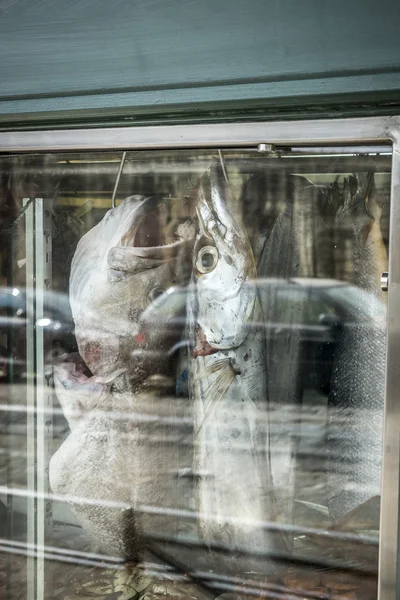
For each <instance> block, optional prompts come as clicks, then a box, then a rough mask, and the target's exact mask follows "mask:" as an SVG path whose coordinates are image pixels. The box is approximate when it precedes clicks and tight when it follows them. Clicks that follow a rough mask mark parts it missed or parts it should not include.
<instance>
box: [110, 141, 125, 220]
mask: <svg viewBox="0 0 400 600" xmlns="http://www.w3.org/2000/svg"><path fill="white" fill-rule="evenodd" d="M125 159H126V152H123V153H122V158H121V162H120V165H119V169H118V174H117V179H116V180H115V185H114V191H113V195H112V198H111V206H112V207H113V208H115V197H116V195H117V190H118V185H119V180H120V179H121V174H122V169H123V168H124V164H125Z"/></svg>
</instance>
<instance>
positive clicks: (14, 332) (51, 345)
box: [0, 288, 76, 378]
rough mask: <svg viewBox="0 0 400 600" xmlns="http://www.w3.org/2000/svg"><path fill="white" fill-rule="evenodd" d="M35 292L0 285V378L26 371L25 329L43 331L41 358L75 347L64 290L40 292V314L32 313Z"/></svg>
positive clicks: (48, 358)
mask: <svg viewBox="0 0 400 600" xmlns="http://www.w3.org/2000/svg"><path fill="white" fill-rule="evenodd" d="M34 299H35V292H34V291H33V290H27V289H23V288H0V378H5V377H7V376H8V375H9V373H10V372H11V370H10V367H11V365H12V374H13V377H23V376H25V374H26V344H27V331H28V328H29V327H30V326H33V328H34V329H35V332H37V331H38V330H39V329H41V330H42V331H43V336H44V337H43V341H44V356H45V362H48V361H50V360H51V358H52V357H54V356H57V355H59V354H63V353H64V352H70V351H72V350H73V349H74V348H75V345H76V342H75V336H74V322H73V319H72V313H71V308H70V305H69V299H68V296H67V295H66V294H62V293H60V292H53V291H44V292H43V315H42V316H41V317H40V318H35V317H32V313H33V310H32V309H31V308H30V307H33V305H34Z"/></svg>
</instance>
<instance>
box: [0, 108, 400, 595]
mask: <svg viewBox="0 0 400 600" xmlns="http://www.w3.org/2000/svg"><path fill="white" fill-rule="evenodd" d="M399 131H400V120H399V119H398V118H397V117H388V118H368V119H342V120H340V119H338V120H332V121H329V120H324V121H298V122H276V123H241V124H239V123H237V124H215V125H193V126H170V127H167V126H165V127H143V128H141V127H137V128H115V129H107V128H106V129H101V130H100V129H91V130H89V129H88V130H82V129H81V130H74V131H72V130H60V131H44V132H29V131H27V132H13V133H0V152H1V154H0V174H1V177H0V185H1V187H0V198H1V201H2V202H1V210H2V215H1V216H2V237H1V244H2V247H1V253H0V260H1V277H2V281H1V288H0V306H1V311H2V312H1V318H0V325H1V331H0V333H1V344H0V348H1V357H0V361H1V363H0V376H1V380H2V381H1V386H0V388H1V393H2V400H1V409H2V411H1V415H2V416H1V427H2V434H3V435H2V451H1V455H2V462H1V473H2V480H1V487H0V490H1V503H0V511H1V513H2V519H1V521H2V535H1V538H2V544H1V550H2V552H1V554H0V560H1V563H2V566H3V576H2V579H1V581H0V586H1V590H2V591H1V594H2V597H4V598H8V599H9V600H16V599H19V598H25V597H26V598H28V599H29V600H43V599H50V598H57V599H60V600H61V599H62V600H73V599H74V600H75V599H78V598H82V599H84V598H99V599H100V598H101V599H104V600H105V599H111V598H113V599H117V598H118V599H119V600H129V599H135V600H141V599H143V600H145V599H146V600H155V599H156V598H159V597H161V596H164V597H165V596H167V597H176V598H182V599H183V598H199V599H203V598H217V597H220V598H227V599H228V598H250V597H262V598H274V599H282V600H283V599H286V598H298V599H299V600H300V599H303V598H310V599H311V598H313V599H314V598H315V599H316V598H322V599H326V600H328V599H332V600H333V599H339V598H346V599H350V600H358V599H360V600H361V599H371V600H373V599H374V598H376V597H378V594H379V597H380V598H381V600H394V599H395V598H396V597H397V595H398V590H397V563H398V556H397V555H398V500H399V492H398V490H399V468H400V465H399V456H400V447H399V445H400V444H399V439H400V438H399V433H400V421H399V417H398V414H397V408H396V407H397V390H398V388H399V386H400V376H399V375H398V369H397V360H398V358H397V357H398V356H399V352H400V337H399V336H400V316H399V314H398V313H399V311H398V307H399V305H400V296H399V294H400V291H399V290H400V287H399V286H400V262H399V260H398V256H397V254H398V249H399V244H400V229H399V223H400V221H399V202H398V198H397V194H398V185H399V177H400V164H399V161H400V159H399V145H398V144H399V141H398V136H399Z"/></svg>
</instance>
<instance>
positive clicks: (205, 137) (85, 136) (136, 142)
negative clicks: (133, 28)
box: [0, 117, 399, 152]
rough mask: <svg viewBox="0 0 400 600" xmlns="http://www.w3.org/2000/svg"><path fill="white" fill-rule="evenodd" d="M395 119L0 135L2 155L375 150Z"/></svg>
mask: <svg viewBox="0 0 400 600" xmlns="http://www.w3.org/2000/svg"><path fill="white" fill-rule="evenodd" d="M398 120H399V117H378V118H375V117H368V118H362V119H326V120H325V119H318V120H314V121H310V120H307V121H275V122H267V123H215V124H212V125H209V124H201V125H171V126H152V127H107V128H104V129H65V130H52V131H11V132H1V133H0V149H1V151H2V152H44V151H46V152H49V151H55V150H68V151H73V150H133V149H136V148H141V149H160V148H207V147H213V146H219V147H221V148H222V147H224V148H228V147H231V146H246V147H249V146H253V147H254V148H256V147H257V146H258V144H260V143H266V142H268V143H270V144H275V145H277V146H282V145H290V146H305V145H307V144H312V145H315V146H321V145H326V144H342V145H345V144H353V145H354V144H363V143H367V142H371V143H375V144H379V143H381V142H387V141H390V140H391V139H392V137H391V136H392V132H393V131H394V130H395V129H397V127H398Z"/></svg>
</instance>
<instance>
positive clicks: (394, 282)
mask: <svg viewBox="0 0 400 600" xmlns="http://www.w3.org/2000/svg"><path fill="white" fill-rule="evenodd" d="M369 143H376V144H379V143H385V144H386V143H388V144H392V152H393V154H392V173H391V176H392V179H391V207H390V234H389V239H390V244H389V274H390V283H389V289H388V313H387V326H388V331H387V346H386V350H387V352H386V385H385V404H384V435H383V465H382V496H381V521H380V539H379V543H380V550H379V579H378V598H379V599H380V600H395V599H396V598H397V592H398V583H397V572H398V562H399V556H398V554H399V553H398V550H399V485H400V404H399V402H398V401H397V395H398V389H400V370H399V369H398V367H397V362H396V361H397V357H398V356H400V257H399V256H398V253H399V252H400V198H398V197H397V196H398V195H399V193H400V116H395V117H371V118H359V119H357V118H354V119H331V120H329V119H326V120H325V119H323V120H303V121H282V122H278V121H277V122H249V123H218V124H200V125H171V126H151V127H120V128H99V129H76V130H74V129H63V130H42V131H32V130H30V131H7V132H0V152H1V153H11V152H12V153H28V152H56V151H104V150H114V151H115V150H121V151H122V150H151V149H174V148H176V149H178V148H179V149H183V148H193V149H197V148H213V147H215V148H227V147H231V148H246V147H247V148H248V147H253V148H257V147H258V145H259V144H273V145H277V146H318V147H321V146H324V145H325V146H329V145H341V144H342V145H360V144H369ZM33 597H34V596H33Z"/></svg>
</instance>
